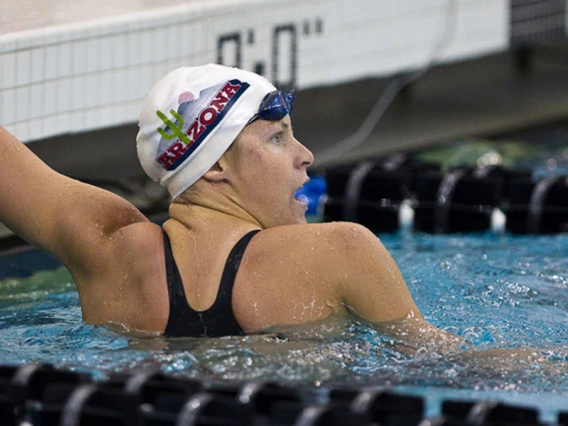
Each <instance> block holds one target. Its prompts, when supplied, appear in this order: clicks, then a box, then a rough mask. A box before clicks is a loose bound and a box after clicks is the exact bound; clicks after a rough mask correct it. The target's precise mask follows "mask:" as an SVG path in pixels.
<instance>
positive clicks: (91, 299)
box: [0, 65, 456, 346]
mask: <svg viewBox="0 0 568 426" xmlns="http://www.w3.org/2000/svg"><path fill="white" fill-rule="evenodd" d="M291 103H292V95H291V94H285V93H282V92H280V91H277V90H276V88H275V87H274V86H272V85H271V84H270V83H269V82H268V81H267V80H265V79H264V78H262V77H260V76H258V75H256V74H253V73H250V72H247V71H243V70H239V69H235V68H228V67H223V66H219V65H205V66H200V67H182V68H178V69H176V70H174V71H172V72H171V73H170V74H168V75H167V76H165V77H164V78H163V79H161V80H160V81H159V82H158V83H157V84H156V85H155V86H154V88H153V89H152V90H151V92H150V93H149V95H148V96H147V98H146V100H145V102H144V105H143V108H142V111H141V114H140V123H139V124H140V131H139V133H138V137H137V148H138V154H139V158H140V161H141V164H142V166H143V167H144V169H145V170H146V172H147V173H148V175H149V176H150V177H152V178H153V179H154V180H157V181H159V182H160V183H161V184H162V185H165V186H167V188H168V191H169V193H170V195H171V196H172V202H171V205H170V208H169V214H170V219H169V220H167V221H166V222H165V223H164V225H163V229H162V227H160V226H158V225H156V224H154V223H152V222H150V221H149V220H148V219H147V218H146V217H145V216H144V215H143V214H142V213H141V212H140V211H138V210H137V209H136V208H135V207H134V206H133V205H131V204H130V203H129V202H127V201H126V200H124V199H122V198H120V197H118V196H117V195H114V194H112V193H109V192H107V191H105V190H102V189H99V188H96V187H93V186H89V185H86V184H84V183H81V182H78V181H76V180H73V179H70V178H68V177H65V176H63V175H61V174H59V173H57V172H55V171H53V170H52V169H50V168H49V167H48V166H47V165H45V164H44V163H43V162H42V161H41V160H40V159H38V158H37V157H36V156H35V155H34V154H32V153H31V152H30V151H29V150H28V149H27V148H26V146H25V145H24V144H22V143H21V142H19V141H18V140H17V139H16V138H15V137H14V136H12V135H11V134H9V133H8V132H7V131H6V130H5V129H2V128H0V152H1V157H0V169H1V170H2V179H1V180H0V200H1V201H0V221H1V222H3V223H4V224H6V225H7V226H8V227H9V228H10V229H12V230H13V231H14V232H16V233H17V234H19V235H20V236H22V237H23V238H24V239H26V240H27V241H29V242H31V243H33V244H35V245H37V246H38V247H40V248H42V249H44V250H46V251H47V252H49V253H51V254H52V255H54V256H55V257H57V258H58V259H60V260H61V261H62V262H63V263H64V264H65V266H66V267H67V268H68V269H69V271H70V272H71V274H72V275H73V278H74V280H75V282H76V285H77V289H78V291H79V296H80V301H81V308H82V312H83V318H84V320H85V321H86V322H88V323H91V324H109V323H115V324H121V325H124V326H126V327H127V328H128V329H130V330H137V331H144V332H151V333H163V334H164V335H167V336H195V337H198V336H223V335H231V334H240V333H250V332H255V331H258V330H262V329H265V328H267V327H271V326H279V325H299V324H303V323H309V322H312V321H317V320H322V319H325V318H327V317H329V316H331V315H332V314H333V313H334V312H338V311H341V310H346V309H348V310H349V311H351V312H352V313H354V314H357V315H358V316H360V317H362V318H364V319H366V320H368V321H371V322H373V323H376V324H379V325H382V326H384V327H385V329H387V330H390V332H391V333H395V334H397V335H400V336H405V340H407V341H408V343H409V344H411V345H413V346H414V345H420V346H423V345H424V344H430V343H432V344H436V342H441V341H445V342H448V341H449V342H456V339H455V338H454V337H453V336H452V335H450V334H447V333H444V332H442V331H440V330H438V329H436V328H435V327H433V326H432V325H430V324H428V323H427V322H426V321H424V320H423V319H422V316H421V314H420V312H419V310H418V308H417V307H416V305H415V303H414V301H413V300H412V297H411V295H410V293H409V292H408V289H407V287H406V284H405V282H404V279H403V278H402V276H401V274H400V272H399V269H398V267H397V266H396V264H395V262H394V261H393V259H392V258H391V256H390V255H389V254H388V252H387V251H386V250H385V248H384V247H383V245H382V244H381V242H380V241H379V240H378V239H377V237H376V236H375V235H373V234H372V233H371V232H370V231H369V230H367V229H366V228H364V227H363V226H360V225H357V224H354V223H325V224H307V223H306V220H305V216H304V215H305V211H306V205H305V204H304V203H303V202H302V201H300V200H298V199H296V198H295V197H294V194H295V192H296V190H297V189H298V188H300V187H301V186H302V185H304V184H305V183H306V182H307V181H308V177H307V174H306V169H307V168H308V167H309V166H310V164H311V163H312V161H313V155H312V153H311V152H310V151H309V150H308V149H307V148H306V147H304V146H303V145H302V144H301V143H300V142H299V141H298V140H296V139H295V138H294V134H293V131H292V124H291V120H290V116H291V113H292V106H291Z"/></svg>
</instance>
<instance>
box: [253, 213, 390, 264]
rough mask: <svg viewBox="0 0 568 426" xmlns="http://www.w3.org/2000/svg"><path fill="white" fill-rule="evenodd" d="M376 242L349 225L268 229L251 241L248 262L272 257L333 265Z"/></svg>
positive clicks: (360, 226) (294, 226) (371, 234)
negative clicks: (331, 263) (338, 259)
mask: <svg viewBox="0 0 568 426" xmlns="http://www.w3.org/2000/svg"><path fill="white" fill-rule="evenodd" d="M374 244H380V241H379V239H378V238H377V237H376V236H375V235H374V234H373V233H371V231H369V230H368V229H367V228H365V227H364V226H362V225H360V224H357V223H352V222H328V223H311V224H298V225H285V226H277V227H274V228H268V229H265V230H263V231H261V232H260V233H258V234H257V235H255V237H254V238H253V240H252V241H251V243H250V245H249V248H247V256H248V257H249V259H259V258H260V259H264V258H267V257H268V258H270V257H275V258H278V259H280V260H281V261H282V260H286V259H289V260H291V261H295V262H300V263H304V262H306V263H310V262H314V261H318V262H324V263H326V262H335V261H336V260H337V259H336V258H341V259H346V258H349V257H350V256H352V255H356V252H357V251H358V250H359V249H361V248H364V247H365V246H368V245H374Z"/></svg>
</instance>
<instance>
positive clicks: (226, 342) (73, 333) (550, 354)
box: [0, 232, 568, 421]
mask: <svg viewBox="0 0 568 426" xmlns="http://www.w3.org/2000/svg"><path fill="white" fill-rule="evenodd" d="M380 238H381V240H382V242H383V243H384V244H385V246H386V247H387V248H388V249H389V251H390V252H391V253H392V255H393V257H394V258H395V260H396V261H397V263H398V265H399V267H400V269H401V271H402V273H403V275H404V277H405V279H406V281H407V284H408V286H409V288H410V291H411V293H412V294H413V297H414V299H415V301H416V303H417V305H418V307H419V308H420V310H421V311H422V313H423V314H424V316H425V317H426V318H427V319H428V320H429V321H430V322H432V323H433V324H435V325H436V326H438V327H440V328H443V329H445V330H448V331H451V332H453V333H456V334H458V335H460V336H462V337H463V338H465V339H466V340H467V341H468V342H469V343H471V344H472V345H474V346H475V347H476V348H477V349H479V350H489V351H491V350H493V349H495V348H506V349H507V350H510V351H514V349H511V348H518V347H531V348H537V349H535V351H536V352H538V354H539V356H540V358H542V359H541V361H539V362H536V363H535V362H532V361H530V360H527V359H526V358H522V357H521V358H520V359H515V360H510V361H508V360H507V359H506V356H499V355H494V354H492V353H491V352H484V353H485V354H486V355H484V356H479V355H476V356H473V357H470V358H468V357H454V358H451V359H450V358H447V357H446V358H444V357H440V356H438V355H433V354H427V353H422V354H420V355H418V356H414V357H409V356H407V355H404V354H402V353H399V352H397V351H396V350H395V349H394V348H393V347H392V345H389V343H390V342H391V339H390V338H387V337H385V336H383V335H381V334H380V333H379V332H378V331H377V330H375V329H374V328H373V327H372V326H371V325H369V324H366V323H364V322H361V321H358V320H356V319H354V318H348V317H341V316H336V317H334V318H332V319H330V320H328V321H325V322H323V323H320V324H313V325H310V326H309V327H305V328H303V329H296V330H284V332H283V335H280V336H275V335H273V334H269V335H261V336H247V337H227V338H220V339H205V340H202V339H178V340H165V339H162V338H136V337H125V336H124V335H123V334H121V333H119V332H116V331H112V330H109V329H106V328H104V327H94V326H90V325H85V324H83V323H82V322H81V312H80V307H79V301H78V296H77V293H76V292H75V290H74V285H73V282H72V280H71V277H70V276H69V274H68V273H67V271H66V270H64V269H59V270H56V271H44V272H40V273H38V274H36V275H34V276H32V277H29V278H25V279H15V280H3V281H0V341H1V342H2V345H0V362H1V363H3V364H23V363H29V362H37V361H42V362H47V363H50V364H53V365H55V366H57V367H65V368H72V369H79V370H87V371H90V372H92V373H93V374H94V375H95V376H100V377H105V376H106V375H108V374H110V373H113V372H127V373H133V372H136V371H141V370H147V369H159V370H162V371H165V372H168V373H171V374H176V375H182V376H186V377H194V378H199V379H204V380H219V379H228V380H243V379H267V380H277V381H280V382H287V383H288V382H293V383H299V384H302V385H305V386H311V387H315V388H317V387H326V386H328V387H329V386H343V385H355V386H359V387H361V386H388V387H395V388H397V389H401V390H402V391H404V392H411V393H416V394H421V395H425V396H427V397H428V401H429V404H430V405H429V407H430V408H429V410H430V411H431V413H435V412H436V410H437V407H438V405H437V403H438V402H439V400H441V399H447V398H469V399H480V398H484V397H491V398H498V399H501V400H504V401H509V402H512V403H517V404H521V405H531V406H535V407H538V408H539V409H540V410H541V415H542V418H543V419H544V420H548V421H551V420H552V419H553V418H554V417H553V416H554V415H555V412H556V410H558V409H563V407H565V406H567V405H568V404H567V402H568V374H566V373H568V361H566V360H567V359H568V344H567V343H568V339H567V330H568V315H567V313H568V288H567V287H568V235H556V236H537V237H535V236H531V237H524V236H510V235H496V234H491V233H485V234H478V235H459V236H435V235H424V234H417V233H407V232H400V233H397V234H392V235H380ZM542 360H544V361H542Z"/></svg>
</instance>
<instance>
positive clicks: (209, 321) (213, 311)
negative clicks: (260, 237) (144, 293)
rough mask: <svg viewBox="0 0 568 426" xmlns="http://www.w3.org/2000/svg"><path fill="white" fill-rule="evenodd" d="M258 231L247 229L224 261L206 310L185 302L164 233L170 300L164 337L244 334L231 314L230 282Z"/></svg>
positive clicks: (176, 269)
mask: <svg viewBox="0 0 568 426" xmlns="http://www.w3.org/2000/svg"><path fill="white" fill-rule="evenodd" d="M259 231H260V230H258V229H257V230H254V231H251V232H249V233H248V234H246V235H245V236H244V237H242V238H241V239H240V240H239V242H237V244H235V246H234V247H233V249H232V250H231V253H230V254H229V257H228V258H227V262H226V263H225V269H224V270H223V275H222V276H221V284H219V292H218V293H217V298H216V299H215V302H214V303H213V305H212V306H211V307H210V308H209V309H207V310H205V311H196V310H194V309H192V308H191V307H190V306H189V304H188V303H187V298H186V296H185V291H184V289H183V283H182V280H181V276H180V274H179V270H178V268H177V265H176V262H175V260H174V256H173V254H172V247H171V245H170V239H169V238H168V236H167V235H166V233H165V232H164V250H165V253H166V276H167V281H168V295H169V299H170V315H169V317H168V324H167V325H166V330H165V331H164V336H168V337H219V336H230V335H238V334H243V329H242V328H241V326H240V325H239V323H238V322H237V320H236V318H235V315H234V313H233V307H232V298H233V285H234V284H235V277H236V276H237V271H238V270H239V265H240V264H241V259H242V258H243V254H244V252H245V249H246V248H247V245H248V243H249V242H250V240H251V239H252V237H254V235H255V234H256V233H257V232H259Z"/></svg>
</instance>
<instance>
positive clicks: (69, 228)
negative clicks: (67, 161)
mask: <svg viewBox="0 0 568 426" xmlns="http://www.w3.org/2000/svg"><path fill="white" fill-rule="evenodd" d="M0 170H2V178H1V179H0V222H2V223H4V224H5V225H6V226H7V227H8V228H10V229H11V230H12V231H13V232H15V233H16V234H18V235H19V236H20V237H22V238H23V239H25V240H27V241H28V242H30V243H32V244H34V245H36V246H38V247H40V248H41V249H43V250H45V251H47V252H49V253H51V254H52V255H54V256H55V257H57V258H58V259H60V260H61V261H62V262H63V263H65V264H66V265H67V266H69V265H74V266H77V268H83V267H84V268H88V267H89V266H88V264H89V263H90V262H92V261H93V259H94V258H95V257H96V256H97V253H100V252H102V251H103V249H104V247H105V242H106V241H108V237H109V236H112V234H113V233H114V232H115V231H116V230H118V229H120V228H121V227H124V226H127V225H129V224H131V223H136V222H141V221H147V219H146V218H145V217H144V216H143V215H142V213H141V212H139V211H138V210H137V209H136V208H135V207H134V206H133V205H132V204H130V203H129V202H127V201H126V200H124V199H122V198H121V197H118V196H116V195H115V194H112V193H110V192H108V191H105V190H103V189H100V188H97V187H94V186H91V185H87V184H85V183H82V182H79V181H77V180H74V179H71V178H69V177H66V176H64V175H62V174H60V173H58V172H56V171H54V170H53V169H51V168H50V167H49V166H48V165H46V164H45V163H44V162H43V161H42V160H41V159H40V158H38V157H37V156H36V155H35V154H34V153H33V152H31V151H30V150H29V149H28V148H27V147H26V146H25V144H23V143H22V142H20V141H19V140H18V139H16V138H15V137H14V136H13V135H11V134H10V133H9V132H8V131H7V130H6V129H4V128H2V127H0Z"/></svg>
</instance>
